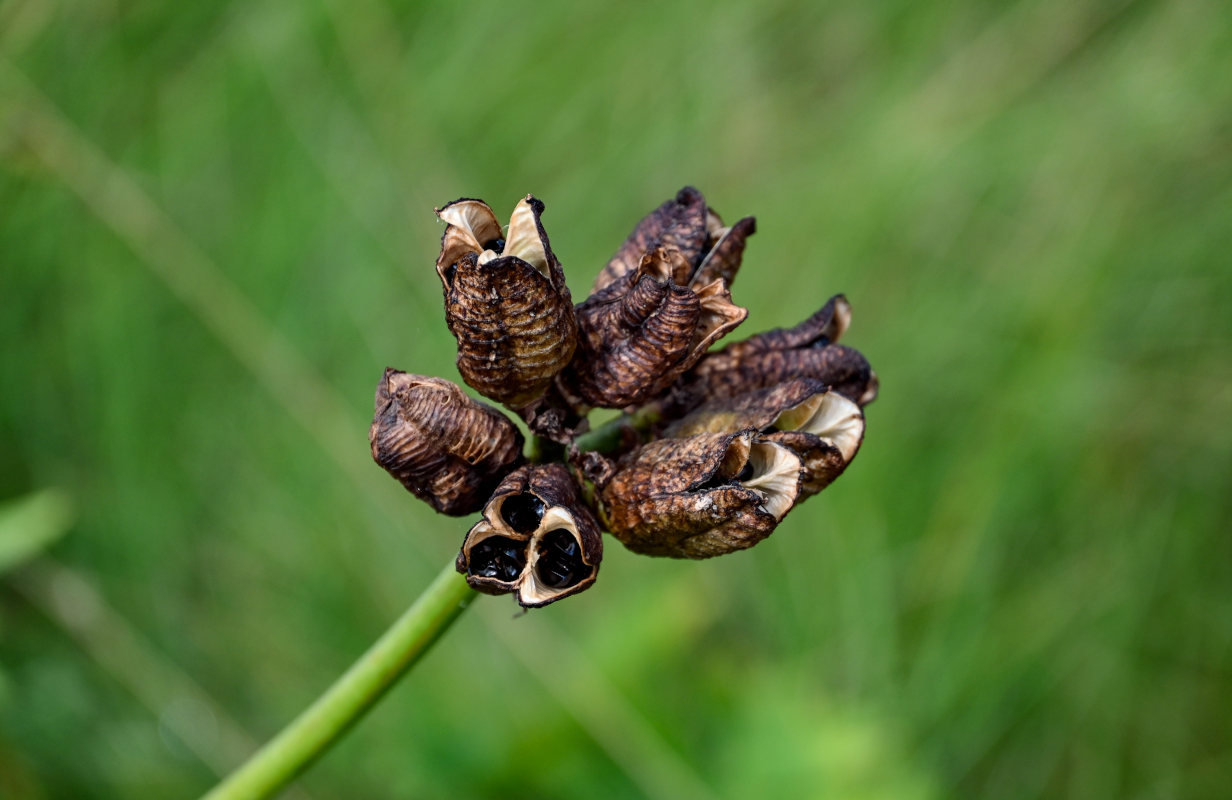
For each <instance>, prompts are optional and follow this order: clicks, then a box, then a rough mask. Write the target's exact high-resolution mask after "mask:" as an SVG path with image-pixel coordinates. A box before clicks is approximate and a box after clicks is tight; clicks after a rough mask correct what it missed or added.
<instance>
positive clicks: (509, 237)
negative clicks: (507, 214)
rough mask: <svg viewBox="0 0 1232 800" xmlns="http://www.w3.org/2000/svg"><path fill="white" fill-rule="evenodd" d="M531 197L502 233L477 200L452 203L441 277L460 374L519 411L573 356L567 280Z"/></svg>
mask: <svg viewBox="0 0 1232 800" xmlns="http://www.w3.org/2000/svg"><path fill="white" fill-rule="evenodd" d="M543 209H544V206H543V203H542V202H540V201H539V200H536V199H535V198H534V197H532V196H530V195H527V196H526V199H524V200H522V201H521V202H520V203H518V205H517V207H516V208H515V209H514V210H513V216H512V218H511V219H510V222H509V229H508V231H506V232H504V233H502V231H501V227H500V223H499V222H498V221H497V219H496V215H495V214H493V213H492V209H491V208H489V207H488V206H487V204H486V203H484V202H482V201H480V200H469V199H462V200H455V201H454V202H452V203H450V204H448V205H447V206H445V207H444V208H442V209H439V210H438V211H437V212H436V214H437V216H438V217H440V218H441V219H442V220H444V221H445V222H446V223H448V225H447V227H446V228H445V233H444V235H443V236H442V237H441V253H440V256H439V257H438V258H437V260H436V272H437V275H439V276H440V279H441V284H442V286H443V287H444V290H445V321H446V322H447V323H448V325H449V330H450V332H452V333H453V335H454V338H455V339H457V340H458V371H459V372H460V373H461V374H462V379H463V380H465V381H466V382H467V384H469V385H470V386H472V387H474V388H475V389H476V390H477V391H479V392H481V393H482V394H483V395H484V396H486V397H490V398H492V399H493V400H497V401H499V402H501V403H504V404H505V405H507V406H509V407H511V408H519V407H522V406H525V405H527V404H528V403H530V402H532V401H533V400H535V399H536V398H538V397H539V396H540V395H542V394H543V391H544V389H546V388H547V387H548V385H549V384H550V383H551V382H552V379H553V378H554V377H555V376H556V373H558V372H560V371H561V370H562V369H564V367H565V365H566V364H568V363H569V359H570V358H572V357H573V351H574V348H575V346H576V344H577V322H576V320H575V318H574V315H573V300H572V298H571V297H570V295H569V289H568V287H567V286H565V275H564V272H563V271H562V270H561V267H560V262H559V261H558V260H557V259H556V255H555V254H554V253H553V252H552V248H551V246H550V244H549V243H548V237H547V233H545V232H544V230H543V224H542V223H541V222H540V216H541V215H542V214H543Z"/></svg>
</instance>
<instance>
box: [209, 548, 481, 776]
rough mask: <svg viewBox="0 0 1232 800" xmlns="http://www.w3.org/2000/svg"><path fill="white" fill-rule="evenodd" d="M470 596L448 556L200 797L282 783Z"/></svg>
mask: <svg viewBox="0 0 1232 800" xmlns="http://www.w3.org/2000/svg"><path fill="white" fill-rule="evenodd" d="M474 597H475V592H474V591H473V590H472V589H471V588H470V587H469V586H467V585H466V580H465V578H463V577H462V576H461V575H459V574H458V573H457V571H456V570H455V569H454V565H453V562H452V561H450V562H449V564H448V565H447V566H446V567H445V569H443V570H442V571H441V573H440V574H439V575H438V576H437V577H436V579H435V580H433V581H432V584H431V585H430V586H429V587H428V588H427V589H426V590H425V591H424V593H423V594H421V595H420V596H419V599H417V600H416V601H415V604H414V605H412V606H411V607H410V608H409V609H407V610H406V612H405V613H404V614H403V615H402V616H401V617H399V618H398V621H397V622H395V623H394V624H393V626H392V627H390V629H389V630H388V631H386V632H385V634H384V635H383V636H381V638H380V639H378V640H377V641H376V643H375V644H373V645H372V647H371V648H369V649H368V652H366V653H364V654H363V655H362V656H360V658H359V660H358V661H356V662H355V663H354V664H352V665H351V668H350V669H348V670H347V671H346V673H345V674H344V675H343V676H342V677H341V678H339V679H338V680H337V681H336V682H335V683H334V685H333V686H331V687H329V689H328V690H326V692H325V694H323V695H321V696H320V697H319V698H317V700H316V702H315V703H313V704H312V705H311V706H309V707H308V709H307V710H306V711H304V712H303V713H302V714H300V715H299V716H298V717H296V718H295V720H293V721H292V722H291V724H289V725H287V727H286V728H284V729H283V730H282V732H281V733H279V734H278V735H277V736H275V737H274V738H273V739H272V740H270V742H269V743H268V744H266V745H265V746H264V747H262V748H261V749H260V750H258V751H257V752H256V753H255V754H254V755H253V756H252V757H251V758H250V759H248V761H247V762H246V763H245V764H244V765H243V766H241V767H240V768H239V769H237V770H236V771H235V772H233V773H231V775H229V776H228V777H227V778H226V779H225V780H223V782H222V783H220V784H218V786H216V787H214V789H213V790H212V791H211V792H210V793H209V794H207V795H205V798H204V800H241V798H242V800H255V798H263V797H270V796H271V795H273V794H274V793H275V792H277V791H278V790H279V789H281V788H282V787H283V786H285V785H286V784H287V783H288V782H290V781H291V780H292V779H293V778H294V777H295V776H296V775H298V774H299V773H301V772H303V771H304V769H306V768H307V767H308V765H309V764H311V763H312V762H313V761H314V760H316V759H317V758H318V757H319V756H320V755H321V754H322V753H324V752H325V751H326V750H327V749H329V747H330V745H332V744H333V743H334V742H335V741H337V740H338V738H339V737H341V736H342V734H344V733H345V732H346V731H347V729H348V728H350V727H351V726H352V725H353V724H355V722H356V721H357V720H358V719H359V718H360V717H362V716H363V715H364V713H365V712H366V711H367V710H368V709H369V708H371V707H372V705H373V704H374V703H376V701H377V700H379V699H380V697H381V695H383V694H385V692H386V691H388V690H389V688H390V687H391V686H393V685H394V683H396V682H397V680H398V678H400V677H401V676H402V675H403V673H405V672H406V671H407V670H408V669H410V667H411V666H412V665H413V664H414V663H415V662H416V661H418V660H419V658H420V657H421V656H422V655H423V654H424V653H426V652H427V651H428V649H429V648H431V647H432V645H433V643H435V642H436V640H437V638H438V637H440V635H441V634H442V633H444V632H445V630H446V629H448V628H449V626H450V624H451V623H452V622H453V621H454V620H455V619H457V618H458V615H459V614H461V613H462V611H463V610H464V609H465V608H466V607H467V606H468V605H470V602H471V600H473V599H474Z"/></svg>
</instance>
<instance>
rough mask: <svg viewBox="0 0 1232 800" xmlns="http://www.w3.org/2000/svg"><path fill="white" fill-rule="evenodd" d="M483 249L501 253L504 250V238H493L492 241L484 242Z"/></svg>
mask: <svg viewBox="0 0 1232 800" xmlns="http://www.w3.org/2000/svg"><path fill="white" fill-rule="evenodd" d="M483 249H484V250H491V251H492V252H493V253H497V254H500V253H503V252H505V240H504V239H493V240H492V241H490V242H487V243H486V244H484V246H483Z"/></svg>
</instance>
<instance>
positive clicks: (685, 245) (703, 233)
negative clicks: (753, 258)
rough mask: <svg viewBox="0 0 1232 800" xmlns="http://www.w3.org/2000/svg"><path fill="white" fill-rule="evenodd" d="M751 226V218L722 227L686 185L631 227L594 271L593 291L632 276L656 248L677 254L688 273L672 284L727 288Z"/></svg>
mask: <svg viewBox="0 0 1232 800" xmlns="http://www.w3.org/2000/svg"><path fill="white" fill-rule="evenodd" d="M756 228H757V226H756V222H755V220H754V219H753V218H752V217H745V218H743V219H741V220H740V221H739V222H737V223H736V224H735V225H732V226H730V227H728V226H725V225H724V224H723V220H722V218H720V217H719V215H718V214H716V213H715V211H714V209H711V208H708V207H707V206H706V198H705V197H703V196H702V193H701V192H699V191H698V190H697V189H694V188H693V187H692V186H686V187H684V188H683V189H681V190H680V191H679V192H677V193H676V197H675V198H674V199H672V200H668V201H667V202H666V203H664V204H663V205H661V206H659V207H658V208H656V209H655V210H654V211H652V212H650V213H649V214H647V215H646V216H645V217H644V218H643V219H642V220H641V222H639V223H638V224H637V226H636V227H635V228H634V229H633V232H632V233H631V234H629V238H628V239H626V240H625V242H624V244H622V245H621V247H620V250H618V251H617V252H616V255H614V256H612V258H611V260H610V261H608V263H607V266H606V267H604V268H603V271H602V272H600V273H599V277H598V278H597V279H596V280H595V286H594V290H593V291H594V292H595V293H597V292H599V291H602V290H603V289H604V288H606V287H607V286H608V285H609V284H612V283H615V282H617V281H619V280H620V279H621V278H623V277H625V276H626V275H628V274H630V273H632V272H635V271H636V270H637V268H638V266H639V265H640V264H641V260H642V257H643V256H645V255H646V254H647V253H650V252H652V251H654V250H656V249H658V248H660V247H661V248H664V249H666V250H675V251H677V252H678V253H680V255H681V257H682V258H683V259H684V262H685V263H686V264H688V274H687V276H685V279H684V280H677V281H676V282H677V283H678V284H680V285H682V286H683V285H686V284H689V285H696V286H705V285H707V284H710V283H713V282H714V281H716V280H719V279H722V280H723V281H724V286H726V287H728V288H730V286H731V283H732V281H733V280H735V277H736V271H737V270H739V269H740V260H741V258H742V257H743V255H744V246H745V240H746V239H747V238H748V237H749V236H752V235H753V233H754V232H755V231H756Z"/></svg>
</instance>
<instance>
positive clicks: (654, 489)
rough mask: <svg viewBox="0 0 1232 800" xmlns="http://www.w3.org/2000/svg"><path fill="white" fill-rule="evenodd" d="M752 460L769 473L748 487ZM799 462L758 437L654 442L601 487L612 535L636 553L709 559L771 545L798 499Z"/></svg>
mask: <svg viewBox="0 0 1232 800" xmlns="http://www.w3.org/2000/svg"><path fill="white" fill-rule="evenodd" d="M750 460H757V461H760V462H763V463H764V465H765V469H763V470H762V471H761V472H760V473H755V474H753V475H751V476H749V477H748V478H747V479H746V480H744V481H741V480H740V479H739V476H740V475H741V472H742V470H743V469H744V468H745V466H746V464H748V462H749V461H750ZM799 482H800V461H799V458H798V457H796V456H795V455H794V454H793V453H791V452H790V451H789V450H787V449H786V448H784V447H782V446H780V445H776V444H773V443H769V442H762V441H759V440H757V439H756V431H753V430H745V431H739V432H736V433H726V434H717V433H703V434H698V435H695V436H690V437H687V438H683V439H662V440H658V441H654V442H651V443H650V444H647V445H645V446H644V447H642V448H640V449H639V450H637V451H635V452H634V453H631V454H630V455H629V456H626V457H625V458H624V459H622V460H621V462H620V464H619V465H618V467H617V469H616V471H615V474H613V475H612V476H611V478H610V480H609V481H608V482H607V483H606V485H604V486H602V487H601V488H600V495H599V497H600V514H601V516H602V520H603V523H604V525H605V527H606V529H607V530H608V531H609V532H610V533H611V534H612V535H613V536H615V537H616V538H617V539H619V540H620V541H621V542H622V543H623V544H624V545H625V546H626V547H628V548H629V549H630V550H632V551H634V552H637V553H643V554H646V555H655V556H669V557H672V558H710V557H713V556H717V555H723V554H725V553H730V552H732V551H734V550H742V549H745V548H748V547H752V546H753V545H755V544H757V543H758V542H760V541H762V540H763V539H765V538H766V537H767V536H769V535H770V533H771V532H772V531H773V530H774V528H775V527H776V526H777V525H778V523H779V520H781V519H782V517H783V516H784V515H785V514H786V513H787V511H789V510H790V508H791V506H792V505H794V503H795V502H796V499H797V497H798V494H799V488H800V487H799Z"/></svg>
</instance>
